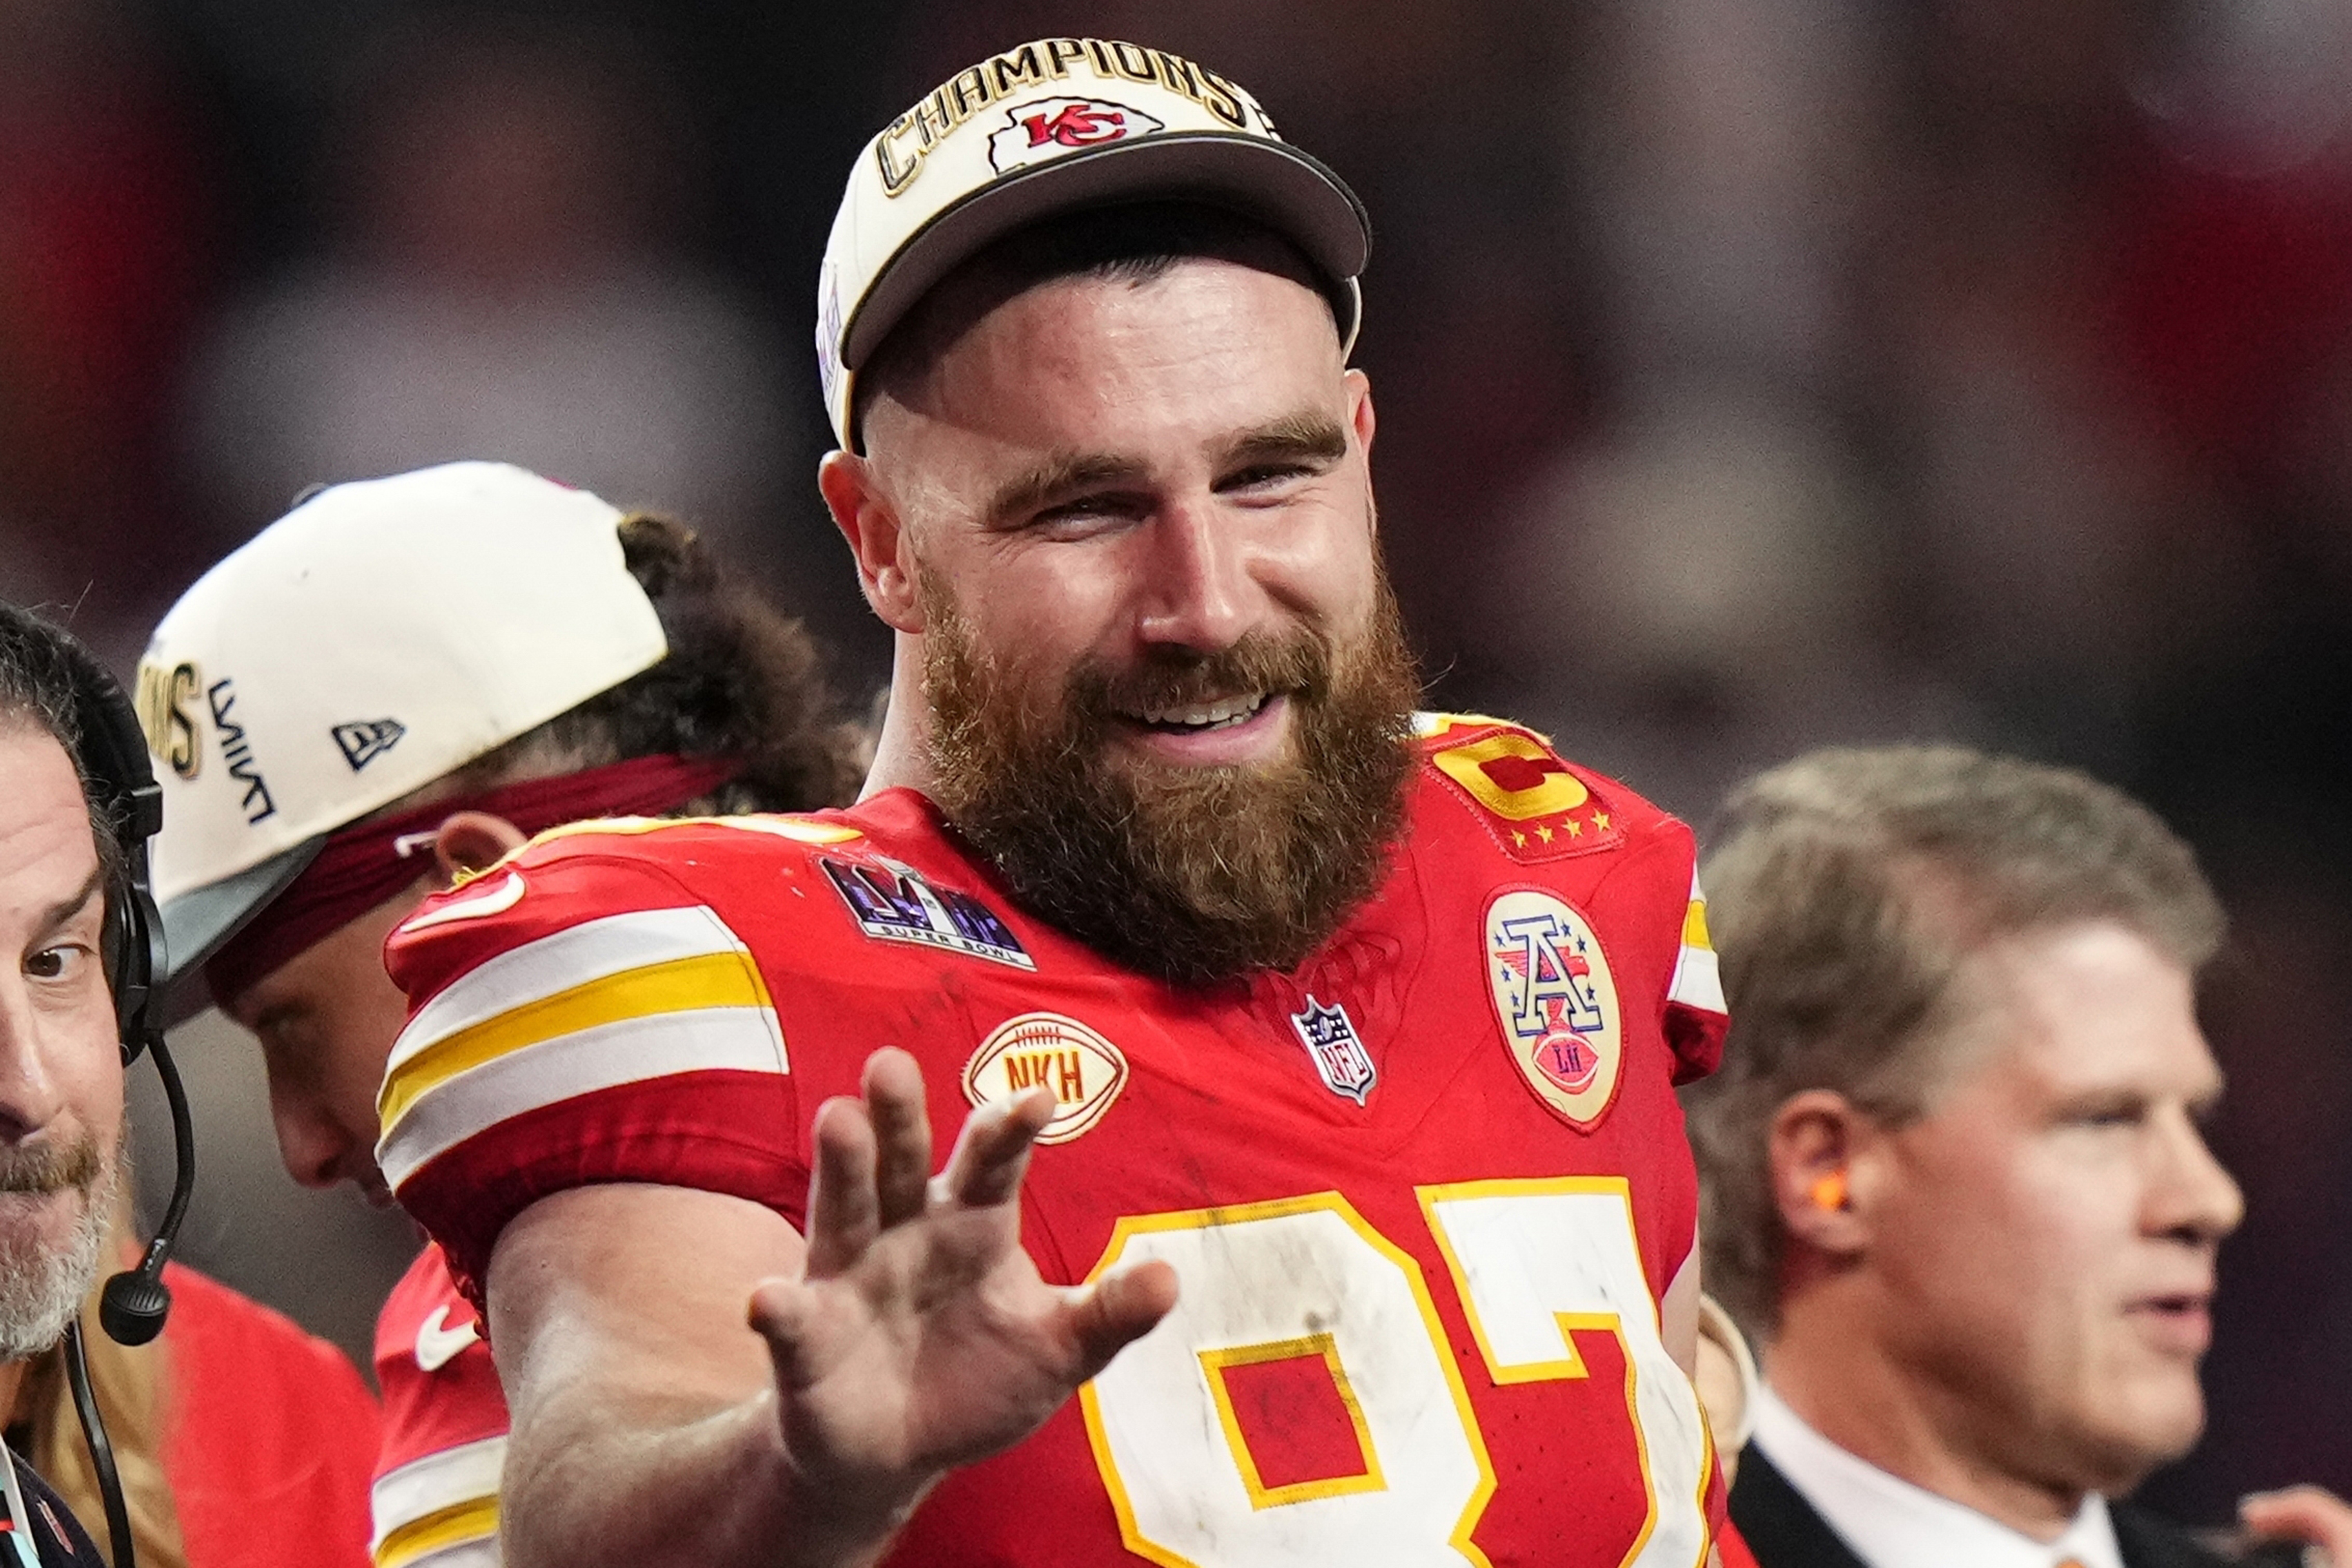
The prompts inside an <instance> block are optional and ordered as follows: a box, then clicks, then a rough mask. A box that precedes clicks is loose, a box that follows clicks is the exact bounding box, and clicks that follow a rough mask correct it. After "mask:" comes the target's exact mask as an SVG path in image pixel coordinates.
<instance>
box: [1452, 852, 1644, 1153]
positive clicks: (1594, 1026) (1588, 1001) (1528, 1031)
mask: <svg viewBox="0 0 2352 1568" xmlns="http://www.w3.org/2000/svg"><path fill="white" fill-rule="evenodd" d="M1485 956H1486V983H1487V989H1488V992H1489V994H1490V995H1491V996H1492V997H1493V998H1494V1002H1495V1021H1496V1023H1498V1024H1499V1025H1501V1026H1502V1030H1503V1043H1504V1045H1505V1046H1506V1047H1507V1048H1508V1049H1509V1051H1510V1053H1511V1061H1512V1062H1513V1063H1514V1064H1515V1065H1516V1066H1517V1068H1518V1070H1519V1076H1520V1077H1522V1078H1524V1079H1525V1080H1527V1084H1528V1088H1529V1089H1531V1090H1533V1091H1534V1092H1535V1095H1536V1098H1537V1099H1538V1100H1541V1101H1542V1102H1543V1103H1544V1104H1545V1105H1546V1106H1547V1107H1548V1108H1549V1110H1550V1111H1551V1113H1553V1114H1554V1115H1556V1116H1558V1117H1559V1119H1560V1120H1561V1121H1563V1122H1566V1123H1567V1124H1569V1125H1570V1126H1571V1127H1574V1128H1576V1129H1577V1130H1578V1131H1579V1132H1590V1131H1591V1129H1592V1128H1593V1126H1594V1125H1595V1124H1598V1123H1599V1122H1600V1120H1601V1116H1602V1115H1603V1114H1604V1113H1607V1111H1608V1109H1609V1104H1610V1102H1611V1101H1612V1100H1613V1099H1615V1098H1616V1094H1617V1079H1618V1070H1619V1069H1620V1067H1621V1066H1622V1064H1623V1061H1624V1054H1625V1052H1624V1032H1623V1028H1622V1025H1623V1014H1622V1012H1621V1010H1620V1009H1619V1007H1618V1001H1617V981H1616V977H1614V976H1613V975H1612V973H1611V972H1610V968H1609V957H1608V955H1607V954H1605V953H1603V952H1602V951H1601V936H1600V934H1599V933H1598V932H1596V931H1594V930H1593V928H1592V923H1591V921H1589V920H1587V919H1586V918H1585V917H1584V915H1583V914H1582V913H1581V912H1580V911H1579V910H1578V909H1577V908H1576V907H1575V906H1574V905H1573V904H1569V903H1568V902H1567V901H1566V900H1564V899H1561V898H1559V897H1557V896H1556V895H1554V894H1549V893H1547V892H1544V891H1542V890H1540V889H1537V888H1511V889H1507V890H1505V891H1504V892H1501V893H1498V894H1496V895H1495V896H1494V897H1493V899H1491V900H1490V901H1489V902H1488V903H1487V904H1486V955H1485Z"/></svg>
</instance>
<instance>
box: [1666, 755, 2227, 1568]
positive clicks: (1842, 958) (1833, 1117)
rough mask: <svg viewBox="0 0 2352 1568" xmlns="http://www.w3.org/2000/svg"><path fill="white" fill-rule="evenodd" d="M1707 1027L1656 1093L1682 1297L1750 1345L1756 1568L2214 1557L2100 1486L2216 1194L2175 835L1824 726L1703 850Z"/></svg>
mask: <svg viewBox="0 0 2352 1568" xmlns="http://www.w3.org/2000/svg"><path fill="white" fill-rule="evenodd" d="M1707 877H1708V883H1709V886H1710V888H1711V889H1712V890H1713V892H1714V904H1713V913H1714V925H1715V930H1716V934H1717V942H1718V945H1719V950H1720V952H1721V954H1722V962H1723V971H1722V972H1723V978H1724V983H1725V988H1726V991H1727V995H1728V997H1729V998H1730V1001H1731V1007H1732V1014H1733V1017H1734V1019H1736V1020H1737V1021H1736V1023H1735V1026H1734V1029H1733V1031H1732V1036H1731V1042H1730V1045H1729V1046H1728V1048H1727V1054H1726V1058H1725V1063H1724V1071H1723V1073H1722V1076H1721V1077H1719V1078H1718V1079H1717V1080H1716V1081H1715V1082H1714V1083H1712V1084H1710V1085H1707V1086H1706V1087H1703V1088H1697V1089H1695V1090H1694V1091H1693V1092H1691V1093H1690V1095H1689V1097H1688V1099H1689V1109H1690V1112H1691V1134H1692V1139H1693V1142H1694V1145H1696V1149H1697V1151H1698V1155H1699V1162H1700V1171H1701V1178H1702V1184H1703V1191H1704V1195H1705V1197H1704V1212H1705V1215H1706V1222H1705V1235H1706V1243H1707V1255H1706V1270H1707V1277H1708V1281H1709V1288H1710V1289H1711V1290H1712V1291H1715V1292H1716V1293H1717V1294H1718V1295H1719V1296H1721V1297H1722V1299H1723V1300H1724V1301H1726V1302H1727V1303H1728V1304H1729V1305H1730V1306H1731V1308H1732V1310H1733V1311H1734V1312H1736V1313H1738V1316H1739V1317H1740V1319H1741V1320H1742V1321H1743V1322H1744V1324H1745V1326H1746V1327H1747V1329H1748V1332H1749V1333H1751V1334H1752V1335H1754V1336H1755V1337H1756V1338H1757V1339H1758V1340H1759V1343H1761V1344H1762V1345H1763V1346H1764V1351H1765V1355H1764V1371H1765V1386H1764V1388H1763V1390H1762V1392H1761V1394H1760V1396H1759V1408H1758V1410H1757V1412H1756V1427H1755V1436H1754V1439H1753V1442H1752V1445H1751V1447H1750V1448H1749V1451H1748V1456H1747V1458H1746V1460H1745V1462H1744V1463H1743V1464H1742V1465H1741V1467H1740V1469H1739V1474H1738V1484H1737V1486H1736V1487H1735V1488H1734V1490H1733V1493H1732V1517H1733V1519H1734V1520H1735V1521H1737V1523H1738V1526H1739V1530H1740V1532H1741V1533H1742V1534H1743V1535H1744V1536H1745V1537H1746V1539H1747V1542H1748V1545H1749V1546H1750V1548H1751V1549H1752V1550H1753V1551H1754V1552H1755V1554H1756V1557H1757V1559H1758V1561H1759V1563H1761V1564H1762V1565H1763V1568H1783V1565H1789V1568H1793V1565H1796V1564H1800V1563H1801V1564H1806V1565H1808V1568H1811V1565H1833V1568H1856V1565H1862V1564H1867V1565H1868V1568H1895V1565H1896V1564H1901V1565H1902V1568H1943V1565H1950V1568H1962V1565H1968V1568H2070V1565H2071V1568H2162V1565H2172V1564H2180V1565H2187V1564H2192V1563H2205V1562H2210V1561H2212V1559H2211V1558H2210V1556H2209V1555H2208V1554H2206V1553H2205V1552H2203V1551H2202V1549H2201V1548H2200V1547H2198V1546H2197V1545H2196V1544H2195V1543H2194V1542H2191V1541H2189V1539H2188V1538H2187V1537H2186V1536H2185V1535H2184V1534H2182V1533H2181V1532H2180V1531H2178V1530H2176V1529H2174V1528H2173V1527H2171V1526H2169V1525H2166V1524H2164V1523H2162V1522H2161V1521H2157V1520H2155V1519H2153V1518H2151V1517H2149V1516H2147V1515H2146V1514H2144V1513H2139V1512H2136V1511H2132V1510H2130V1509H2128V1508H2125V1507H2110V1506H2109V1503H2108V1501H2107V1500H2108V1499H2109V1498H2111V1497H2115V1496H2118V1495H2120V1494H2122V1493H2125V1492H2127V1491H2129V1490H2131V1489H2132V1488H2133V1487H2134V1486H2136V1485H2137V1484H2138V1482H2139V1481H2140V1479H2142V1478H2143V1477H2145V1476H2146V1475H2147V1473H2148V1472H2149V1471H2150V1470H2152V1469H2155V1468H2156V1467H2157V1466H2158V1465H2159V1464H2162V1463H2164V1462H2166V1461H2167V1460H2169V1459H2173V1458H2178V1457H2179V1456H2180V1455H2181V1454H2183V1453H2186V1452H2187V1451H2188V1449H2189V1447H2190V1445H2191V1444H2193V1443H2194V1442H2195V1441H2196V1438H2197V1436H2198V1434H2199V1432H2200V1430H2201V1429H2202V1427H2203V1423H2204V1405H2203V1399H2202V1395H2201V1392H2200V1388H2199V1385H2198V1381H2197V1369H2198V1364H2199V1361H2200V1358H2201V1357H2202V1355H2203V1354H2204V1352H2205V1348H2206V1344H2207V1343H2208V1341H2209V1339H2210V1333H2211V1324H2210V1316H2209V1305H2210V1301H2211V1297H2212V1294H2213V1290H2214V1281H2215V1274H2214V1270H2215V1257H2216V1253H2217V1251H2218V1249H2219V1247H2220V1244H2221V1239H2222V1238H2223V1237H2225V1236H2226V1235H2228V1234H2229V1232H2230V1231H2231V1229H2232V1228H2235V1226H2236V1225H2237V1223H2238V1220H2239V1218H2240V1215H2241V1212H2242V1204H2241V1200H2240V1197H2239V1192H2238V1188H2237V1186H2236V1184H2235V1183H2234V1182H2232V1181H2231V1178H2230V1176H2229V1175H2228V1174H2227V1173H2226V1172H2225V1171H2223V1170H2222V1169H2221V1166H2220V1165H2219V1164H2218V1163H2216V1161H2215V1160H2214V1158H2213V1155H2212V1154H2211V1153H2210V1151H2209V1150H2208V1149H2207V1147H2206V1145H2205V1141H2204V1138H2203V1135H2202V1134H2201V1133H2200V1123H2201V1122H2202V1120H2203V1118H2204V1116H2205V1114H2206V1113H2208V1112H2209V1111H2210V1108H2211V1106H2212V1104H2213V1103H2214V1101H2215V1099H2216V1098H2217V1097H2218V1095H2219V1094H2220V1092H2221V1072H2220V1070H2219V1069H2218V1068H2217V1067H2216V1066H2215V1064H2214V1061H2213V1058H2212V1053H2211V1051H2210V1050H2209V1049H2208V1048H2207V1045H2206V1042H2205V1039H2204V1036H2203V1035H2202V1033H2201V1032H2200V1030H2199V1029H2198V1025H2197V1017H2196V1008H2195V990H2194V986H2195V980H2196V977H2197V975H2198V972H2199V970H2200V968H2201V967H2203V966H2204V964H2205V963H2206V961H2207V960H2208V959H2209V958H2210V957H2211V956H2212V955H2213V953H2214V951H2215V949H2216V948H2217V946H2219V945H2220V942H2221V931H2222V916H2221V906H2220V904H2218V903H2217V901H2216V900H2215V898H2214V896H2213V893H2212V891H2211V889H2210V887H2209V886H2208V885H2207V883H2206V882H2205V879H2204V877H2203V875H2202V874H2201V873H2200V871H2199V869H2198V867H2197V864H2196V861H2195V859H2194V857H2193V856H2192V854H2191V853H2190V852H2189V847H2188V846H2187V845H2186V844H2185V843H2183V842H2182V841H2180V840H2179V838H2178V837H2177V836H2175V835H2174V834H2173V833H2172V832H2171V831H2169V830H2168V829H2167V828H2166V827H2165V825H2164V824H2163V823H2162V822H2161V821H2158V819H2157V818H2156V816H2155V815H2154V814H2153V813H2152V812H2150V811H2149V810H2147V809H2146V808H2145V807H2143V806H2141V805H2139V804H2138V803H2137V802H2136V801H2134V800H2130V799H2128V798H2126V796H2124V795H2122V794H2121V793H2119V792H2117V791H2116V790H2114V789H2109V788H2107V787H2105V786H2104V785H2102V784H2099V783H2097V782H2095V781H2094V780H2092V779H2088V778H2085V777H2084V776H2083V775H2081V774H2078V773H2074V772H2069V771H2066V770H2063V769H2059V768H2046V767H2040V766H2036V765H2033V764H2030V763H2025V762H2020V761H2015V760H2011V759H2008V758H1996V757H1988V756H1984V755H1981V754H1979V753H1975V752H1971V751H1967V750H1963V749H1959V748H1953V747H1940V748H1925V747H1897V748H1888V749H1879V750H1832V751H1824V752H1818V753H1815V754H1813V755H1811V756H1809V757H1805V758H1800V759H1798V760H1797V761H1795V762H1792V763H1790V764H1788V765H1786V766H1784V767H1782V768H1777V769H1775V770H1773V771H1772V772H1769V773H1767V774H1765V775H1764V776H1762V777H1761V778H1759V779H1755V780H1753V781H1752V782H1750V783H1749V784H1748V785H1747V786H1745V787H1744V788H1742V789H1740V790H1738V792H1736V793H1735V795H1734V796H1733V798H1732V800H1731V801H1730V803H1729V806H1728V808H1727V821H1726V822H1725V824H1724V826H1723V829H1722V831H1721V833H1720V836H1719V838H1718V840H1717V845H1716V849H1715V852H1714V854H1713V856H1712V858H1711V860H1710V861H1709V863H1708V869H1707Z"/></svg>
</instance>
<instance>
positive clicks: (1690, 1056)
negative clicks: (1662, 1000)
mask: <svg viewBox="0 0 2352 1568" xmlns="http://www.w3.org/2000/svg"><path fill="white" fill-rule="evenodd" d="M1664 1023H1665V1034H1666V1044H1667V1046H1668V1047H1669V1048H1670V1049H1672V1051H1674V1053H1675V1083H1676V1084H1678V1085H1679V1084H1684V1083H1688V1082H1691V1081H1692V1080H1693V1079H1696V1078H1704V1077H1706V1075H1707V1074H1708V1073H1710V1072H1713V1071H1715V1070H1716V1067H1717V1064H1719V1063H1720V1062H1721V1061H1723V1037H1724V1032H1725V1031H1726V1030H1728V1029H1729V1028H1730V1027H1731V1019H1730V1018H1729V1017H1728V1016H1727V1013H1726V1012H1725V1009H1724V1001H1723V980H1722V977H1720V976H1719V975H1718V974H1717V970H1716V962H1715V944H1714V943H1713V942H1711V941H1710V940H1708V938H1707V934H1706V894H1704V893H1702V892H1700V891H1699V885H1698V872H1697V871H1696V868H1694V869H1693V871H1692V872H1691V883H1690V904H1689V907H1688V908H1687V909H1685V912H1684V914H1683V935H1682V950H1681V952H1680V953H1679V954H1678V955H1676V956H1675V973H1674V977H1673V979H1671V980H1670V981H1668V982H1667V985H1666V1012H1665V1019H1664Z"/></svg>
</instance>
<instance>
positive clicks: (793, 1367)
mask: <svg viewBox="0 0 2352 1568" xmlns="http://www.w3.org/2000/svg"><path fill="white" fill-rule="evenodd" d="M815 1307H816V1301H815V1297H814V1293H813V1292H812V1291H810V1290H809V1289H808V1287H807V1286H805V1285H803V1284H802V1283H801V1282H800V1281H796V1280H762V1281H760V1282H759V1283H758V1284H757V1285H755V1286H753V1287H752V1289H751V1301H750V1303H749V1305H748V1306H747V1307H746V1308H745V1311H744V1317H745V1320H746V1321H747V1322H750V1323H751V1328H752V1331H753V1332H754V1333H757V1334H759V1336H760V1337H761V1339H763V1340H765V1341H767V1342H768V1359H769V1360H770V1361H771V1362H772V1363H773V1364H775V1369H776V1386H777V1387H778V1388H780V1389H787V1390H789V1389H796V1388H805V1387H807V1386H808V1385H810V1384H812V1383H814V1382H815V1381H816V1369H815V1368H814V1366H812V1365H811V1364H810V1361H811V1356H810V1351H809V1341H810V1338H811V1337H812V1333H813V1331H814V1327H815V1325H814V1322H812V1319H813V1318H814V1312H815Z"/></svg>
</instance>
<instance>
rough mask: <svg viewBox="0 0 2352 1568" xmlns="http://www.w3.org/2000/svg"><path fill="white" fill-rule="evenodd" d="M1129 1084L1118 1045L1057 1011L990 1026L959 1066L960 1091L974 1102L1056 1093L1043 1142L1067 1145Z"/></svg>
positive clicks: (1041, 1138) (1039, 1140) (1031, 1014)
mask: <svg viewBox="0 0 2352 1568" xmlns="http://www.w3.org/2000/svg"><path fill="white" fill-rule="evenodd" d="M1126 1087H1127V1057H1126V1056H1125V1054H1124V1053H1122V1052H1121V1051H1119V1049H1118V1047H1117V1046H1115V1045H1113V1044H1112V1043H1111V1042H1110V1041H1109V1040H1106V1039H1104V1038H1103V1037H1102V1036H1101V1035H1100V1034H1098V1033H1097V1032H1096V1031H1095V1030H1091V1029H1088V1028H1087V1026H1086V1025H1085V1024H1082V1023H1080V1022H1079V1021H1078V1020H1077V1019H1074V1018H1068V1017H1066V1016H1064V1015H1063V1014H1061V1013H1023V1014H1022V1015H1021V1016H1020V1017H1018V1018H1010V1019H1005V1020H1004V1021H1003V1023H1001V1024H998V1025H997V1026H996V1027H995V1028H994V1029H993V1030H990V1031H989V1035H988V1038H987V1039H986V1040H982V1041H981V1042H980V1049H979V1050H978V1051H973V1052H972V1053H971V1061H967V1062H965V1063H964V1067H963V1096H964V1098H965V1099H966V1100H969V1101H971V1103H972V1104H973V1105H974V1106H981V1105H985V1104H987V1103H989V1102H990V1101H991V1100H1003V1099H1005V1098H1007V1097H1008V1096H1011V1095H1014V1094H1019V1093H1022V1092H1024V1091H1027V1090H1031V1089H1038V1088H1045V1089H1050V1090H1052V1091H1053V1092H1054V1119H1053V1120H1052V1121H1050V1122H1048V1123H1046V1124H1045V1131H1044V1132H1042V1133H1040V1134H1037V1141H1038V1142H1039V1143H1041V1144H1066V1143H1068V1142H1069V1141H1070V1140H1071V1139H1072V1138H1075V1137H1076V1136H1077V1135H1078V1134H1081V1133H1084V1132H1086V1131H1087V1129H1089V1128H1091V1127H1092V1126H1093V1125H1094V1124H1096V1123H1097V1122H1099V1121H1101V1120H1102V1119H1103V1117H1104V1116H1105V1115H1106V1114H1108V1112H1109V1111H1110V1107H1111V1103H1112V1102H1113V1101H1115V1100H1117V1099H1118V1092H1119V1091H1120V1090H1121V1089H1124V1088H1126Z"/></svg>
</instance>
